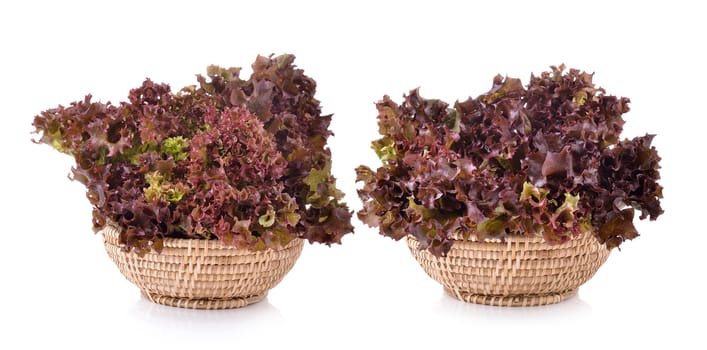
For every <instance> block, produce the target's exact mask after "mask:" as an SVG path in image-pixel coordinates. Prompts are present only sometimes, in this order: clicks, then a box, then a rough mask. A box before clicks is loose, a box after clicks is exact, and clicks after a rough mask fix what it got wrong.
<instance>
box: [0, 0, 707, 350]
mask: <svg viewBox="0 0 707 350" xmlns="http://www.w3.org/2000/svg"><path fill="white" fill-rule="evenodd" d="M20 3H21V5H20ZM462 3H463V2H462V1H459V2H446V1H429V2H416V1H407V2H404V3H402V2H401V3H397V4H383V3H382V1H381V3H378V2H376V3H372V4H366V3H363V2H357V1H351V2H341V3H334V2H329V3H327V4H326V5H321V4H316V5H315V4H289V2H285V3H284V4H283V3H277V2H273V1H267V2H265V1H248V2H247V3H238V2H235V1H232V2H223V3H218V2H210V1H191V2H189V5H183V4H177V3H172V2H160V4H150V3H148V1H135V2H133V1H114V2H109V1H105V2H100V4H99V2H85V3H77V2H74V1H56V2H49V1H47V2H46V3H42V2H35V1H15V2H4V3H3V4H2V5H0V79H1V80H2V87H0V113H1V114H2V115H1V118H2V119H0V120H1V121H0V123H1V124H0V133H1V134H0V142H2V145H1V146H0V150H2V153H1V155H2V158H1V161H2V163H1V164H2V165H1V166H2V172H1V175H0V176H2V178H1V179H0V186H2V190H3V191H2V192H0V195H2V199H3V200H2V202H1V204H0V206H1V207H0V208H1V209H2V210H0V213H1V214H0V215H2V216H0V218H1V219H2V229H1V230H0V233H1V234H2V240H0V276H1V277H0V303H2V304H0V305H1V306H0V323H1V324H0V348H3V349H11V348H30V347H35V346H37V345H42V346H44V347H51V348H56V347H60V346H61V347H63V346H68V345H73V346H77V347H79V348H82V347H85V346H97V347H109V348H122V349H125V348H133V347H135V348H143V347H152V346H155V345H158V346H161V347H163V348H167V347H168V346H169V348H190V349H195V348H196V347H202V348H207V347H208V346H210V345H212V344H213V345H219V347H220V348H221V347H224V346H225V347H228V348H237V347H241V346H243V345H253V346H255V348H276V347H282V346H287V347H294V348H298V349H299V348H313V349H337V348H362V347H366V348H372V347H376V348H378V347H380V346H381V345H383V346H390V347H394V348H403V347H413V348H442V347H443V346H447V347H448V348H450V349H452V348H477V349H482V348H484V349H488V348H512V347H516V348H517V347H522V348H580V349H582V348H618V347H623V348H639V347H642V346H647V345H650V346H657V347H658V348H666V347H670V348H702V349H704V348H705V347H706V346H707V345H706V343H707V341H705V338H704V326H705V311H707V308H706V307H705V298H704V293H705V288H704V287H703V283H704V277H705V273H704V268H705V266H706V265H705V262H704V251H705V243H706V242H705V233H707V232H705V226H704V217H705V212H704V210H703V206H702V204H703V203H704V198H705V190H704V188H705V180H704V179H705V177H704V159H705V155H704V142H705V135H704V133H705V131H707V128H706V127H707V123H706V122H705V117H706V115H705V107H704V105H705V99H706V98H705V93H704V91H705V88H704V86H705V81H706V80H707V79H706V78H707V75H706V74H705V66H704V64H705V62H707V55H705V51H704V50H705V48H706V47H705V34H706V33H707V26H706V25H705V20H704V15H705V14H707V11H705V10H704V9H703V8H702V7H698V6H702V5H692V4H690V3H688V2H685V3H683V2H682V1H661V2H657V3H648V2H626V3H620V2H619V1H608V2H605V1H582V2H573V3H572V4H570V2H564V1H558V2H536V3H534V4H526V3H525V2H519V3H506V2H500V1H483V2H482V3H481V4H473V5H472V4H470V5H461V4H462ZM694 3H696V4H699V2H694ZM285 52H287V53H293V54H295V55H296V56H297V60H296V61H295V62H296V64H297V65H298V66H299V67H301V68H303V69H304V70H305V72H306V74H308V75H309V76H311V77H313V78H314V79H316V81H317V82H318V93H317V97H318V98H319V99H320V100H321V101H322V106H323V109H324V112H325V113H334V114H335V115H334V121H333V122H332V125H331V128H332V130H333V131H334V132H335V133H336V136H335V137H334V138H332V139H330V146H331V149H332V153H333V157H334V167H333V171H334V174H335V176H337V178H338V179H339V186H340V188H341V189H342V190H344V191H345V192H346V193H347V194H348V196H347V198H346V199H347V201H348V203H349V205H350V206H351V207H352V209H356V210H357V209H359V208H360V206H361V205H360V202H359V200H358V198H357V197H356V195H355V188H356V184H355V183H354V176H355V174H354V171H353V169H354V167H355V166H357V165H359V164H368V165H370V166H377V165H378V164H379V163H378V162H377V160H376V158H375V155H374V154H373V152H372V151H371V150H370V148H369V142H370V141H371V140H373V139H375V138H377V127H376V121H375V117H376V114H377V113H376V110H375V108H374V103H375V102H376V101H377V100H379V99H380V98H382V96H383V95H384V94H389V95H391V96H392V97H393V99H394V100H396V101H400V100H401V99H402V94H403V93H406V92H408V91H409V90H410V89H412V88H415V87H418V86H419V87H421V94H422V95H423V96H424V97H429V98H432V97H434V98H441V99H444V100H447V101H450V102H453V101H454V100H456V99H465V98H466V97H468V96H470V95H471V96H476V95H478V94H481V93H483V92H485V91H487V90H488V89H489V88H490V87H491V81H492V78H493V77H494V75H496V74H498V73H500V74H502V75H508V76H512V77H519V78H522V80H523V81H524V83H527V81H528V77H529V76H530V73H531V72H534V73H536V74H537V73H540V72H541V71H543V70H546V69H547V68H548V66H550V65H559V64H561V63H565V64H567V65H568V66H570V67H576V68H580V69H583V70H586V71H589V72H596V74H595V76H594V78H595V82H596V83H597V84H598V85H600V86H603V87H605V88H606V89H607V91H608V92H609V93H611V94H615V95H619V96H627V97H630V98H631V101H632V103H631V109H632V111H631V112H630V113H628V114H627V115H626V116H625V117H626V119H627V124H626V129H625V136H627V137H633V136H637V135H642V134H644V133H646V132H648V133H657V134H658V137H656V139H655V145H656V146H657V147H658V150H659V152H660V155H661V156H662V157H663V160H662V165H663V169H662V175H663V179H662V181H661V184H662V185H664V187H665V192H664V194H665V199H664V200H663V207H664V208H665V214H664V215H663V216H662V217H661V218H660V219H659V220H658V221H655V222H645V223H644V222H641V223H640V224H639V225H638V227H639V231H640V232H641V233H642V236H641V237H639V238H638V239H637V240H635V241H632V242H628V243H626V244H624V245H623V247H622V248H623V249H622V251H620V252H619V251H614V252H612V254H611V257H610V258H609V260H608V262H607V263H606V264H605V265H604V266H603V267H602V268H601V269H600V271H599V272H598V274H597V275H596V276H595V277H594V278H593V279H592V280H591V281H589V282H588V283H587V284H585V285H584V286H583V287H582V288H581V289H580V293H579V295H578V296H577V297H575V298H572V299H570V300H568V301H566V302H564V303H561V304H558V305H553V306H546V307H535V308H516V309H508V308H498V307H485V306H478V305H470V304H464V303H461V302H458V301H456V300H454V299H452V298H450V297H447V296H445V295H444V294H443V292H442V288H441V287H440V286H439V285H437V284H436V283H435V282H434V281H432V280H431V279H429V278H428V277H427V276H426V275H425V274H424V273H423V272H422V270H421V269H420V268H419V266H418V265H417V263H416V262H415V261H414V259H413V258H412V257H411V256H410V254H409V252H408V251H407V247H406V246H405V244H404V243H403V242H394V241H392V240H390V239H387V238H383V237H380V236H379V235H378V234H377V231H376V230H373V229H369V228H367V227H364V226H363V225H362V224H361V223H360V222H358V221H355V226H356V233H355V234H354V235H351V236H347V237H346V238H345V239H344V244H343V245H341V246H333V247H331V248H328V247H326V246H319V245H315V246H309V245H307V246H306V247H305V250H304V252H303V254H302V257H301V258H300V260H299V261H298V263H297V265H295V268H294V269H293V270H292V271H291V273H290V274H289V275H288V276H287V277H286V278H285V280H284V281H283V282H282V283H281V284H280V285H279V286H277V287H276V288H275V289H274V290H272V291H271V293H270V295H269V296H268V298H267V299H266V300H265V301H263V302H261V303H259V304H256V305H253V306H250V307H248V308H245V309H240V310H229V311H210V312H209V311H195V310H183V309H177V308H171V307H164V306H159V305H154V304H152V303H150V302H148V301H146V300H145V299H144V298H142V297H141V296H140V293H139V292H138V290H137V288H136V287H134V286H133V285H131V284H130V283H129V282H127V281H126V280H125V279H124V278H123V277H122V276H121V275H120V273H119V272H118V270H117V268H115V266H113V265H112V262H111V261H110V260H109V258H108V257H107V255H106V254H105V252H104V250H103V247H102V242H101V238H100V237H99V236H94V235H93V234H92V233H91V220H90V214H91V208H90V205H89V204H88V201H87V200H86V199H85V196H84V190H83V188H82V187H81V185H80V184H78V183H72V182H70V181H68V180H67V179H66V175H67V174H68V172H69V167H70V166H71V164H72V160H71V159H70V158H69V157H66V156H62V155H60V154H59V153H57V152H55V151H53V150H52V149H51V148H50V147H47V146H44V145H41V146H40V145H34V144H32V143H31V142H30V139H31V138H32V135H30V131H31V130H32V127H31V122H32V119H33V116H34V115H36V114H37V113H39V112H40V111H42V110H45V109H47V108H51V107H54V106H56V105H58V104H64V105H66V104H68V103H70V102H71V101H75V100H79V99H82V98H83V96H84V95H85V94H87V93H92V94H93V95H94V98H95V99H96V100H101V101H104V102H105V101H113V102H116V103H117V102H118V101H121V100H125V99H126V97H127V93H128V90H129V89H130V88H133V87H136V86H138V85H139V84H140V83H141V82H142V80H143V79H144V78H145V77H150V78H152V79H153V80H155V81H158V82H167V83H169V84H171V85H172V87H173V88H174V89H177V88H179V87H182V86H184V85H186V84H191V83H194V82H195V80H194V74H196V73H204V72H205V67H206V66H207V65H210V64H218V65H221V66H241V67H244V68H248V67H249V66H250V64H251V63H252V62H253V61H254V59H255V57H256V55H257V54H263V55H267V54H270V53H275V54H281V53H285ZM249 72H250V71H249V69H246V70H245V71H244V74H243V75H244V76H247V75H248V74H249Z"/></svg>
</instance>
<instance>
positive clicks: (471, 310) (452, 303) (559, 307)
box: [436, 293, 592, 324]
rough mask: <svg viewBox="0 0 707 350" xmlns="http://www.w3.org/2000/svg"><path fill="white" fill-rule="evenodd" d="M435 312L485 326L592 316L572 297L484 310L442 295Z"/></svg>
mask: <svg viewBox="0 0 707 350" xmlns="http://www.w3.org/2000/svg"><path fill="white" fill-rule="evenodd" d="M436 307H437V310H436V311H437V312H440V313H443V314H446V315H450V316H453V317H456V318H480V319H484V320H485V321H487V322H504V323H509V322H510V323H512V324H516V323H527V322H528V320H531V319H532V320H538V321H540V320H542V321H549V322H553V321H566V320H568V319H586V318H587V317H590V316H591V314H592V307H591V306H590V305H589V304H587V303H586V302H585V301H584V300H582V298H581V296H580V295H574V296H572V297H570V298H568V299H566V300H564V301H562V302H560V303H557V304H551V305H542V306H531V307H505V306H488V305H479V304H472V303H465V302H461V301H459V300H458V299H455V298H453V297H451V296H449V295H448V294H447V293H443V296H442V297H441V298H440V299H439V302H438V303H437V305H436Z"/></svg>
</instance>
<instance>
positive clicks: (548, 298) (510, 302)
mask: <svg viewBox="0 0 707 350" xmlns="http://www.w3.org/2000/svg"><path fill="white" fill-rule="evenodd" d="M444 291H445V292H446V293H447V294H449V295H450V296H452V297H454V298H457V299H459V300H461V301H465V302H467V303H474V304H483V305H491V306H541V305H549V304H557V303H559V302H561V301H563V300H565V299H567V298H570V297H572V296H573V295H575V294H577V288H575V289H572V290H569V291H566V292H562V293H550V294H528V295H484V294H473V293H467V292H462V291H454V290H451V289H448V288H444Z"/></svg>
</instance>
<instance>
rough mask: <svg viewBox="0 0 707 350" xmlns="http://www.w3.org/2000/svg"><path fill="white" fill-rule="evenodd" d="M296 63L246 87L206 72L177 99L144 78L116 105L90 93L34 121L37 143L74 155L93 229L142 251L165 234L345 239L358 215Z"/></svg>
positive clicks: (226, 72)
mask: <svg viewBox="0 0 707 350" xmlns="http://www.w3.org/2000/svg"><path fill="white" fill-rule="evenodd" d="M293 61H294V56H292V55H282V56H277V57H274V58H273V57H262V56H259V57H258V58H257V60H256V62H255V63H254V64H253V74H252V75H251V77H250V78H249V79H248V80H242V79H240V78H239V77H238V73H239V71H240V69H238V68H229V69H224V68H220V67H217V66H211V67H208V70H207V73H208V78H206V77H203V76H201V75H199V76H197V81H198V83H199V85H198V86H187V87H185V88H183V89H182V90H181V91H179V92H177V93H172V91H171V90H170V87H169V86H168V85H166V84H156V83H154V82H152V81H150V80H149V79H147V80H145V82H144V83H143V84H142V86H140V87H138V88H136V89H133V90H131V91H130V94H129V97H128V102H122V103H120V104H119V105H117V106H115V105H112V104H111V103H100V102H92V101H91V96H90V95H88V96H86V98H85V99H84V100H83V101H77V102H73V103H71V104H70V105H69V106H68V107H63V106H58V107H57V108H53V109H49V110H46V111H44V112H42V113H41V114H40V115H38V116H36V117H35V119H34V123H33V125H34V127H35V128H36V132H37V133H41V138H39V140H37V142H41V143H46V144H49V145H52V146H54V147H55V148H56V149H57V150H59V151H61V152H64V153H67V154H69V155H71V156H73V157H74V158H75V160H76V167H74V168H73V169H72V176H71V177H72V179H74V180H76V181H79V182H81V183H83V184H84V185H85V186H86V188H87V197H88V199H89V201H90V202H91V204H92V205H93V206H94V210H93V223H94V228H95V229H96V230H100V229H102V228H103V227H104V226H105V225H107V224H108V223H110V222H113V223H117V224H118V225H120V226H121V227H122V228H123V231H122V234H121V237H120V240H121V243H124V244H125V245H126V247H128V248H131V249H134V250H135V251H136V252H138V253H144V252H147V251H149V250H151V249H153V250H156V251H159V250H161V247H162V240H163V238H165V237H188V238H218V239H220V240H221V241H222V242H223V243H224V244H227V245H233V246H238V247H244V248H250V249H256V250H258V249H265V248H267V247H273V246H280V245H284V244H287V243H288V242H289V241H290V240H292V239H294V238H297V237H300V238H305V239H308V240H309V241H310V242H321V243H325V244H331V243H340V242H341V237H342V236H343V235H344V234H346V233H349V232H352V231H353V227H352V226H351V215H352V212H350V211H349V209H348V207H347V206H346V204H345V203H342V202H340V200H341V198H342V197H343V194H342V193H341V192H340V191H339V190H338V189H337V188H336V185H335V179H334V177H333V176H332V175H331V153H330V151H329V149H328V148H327V146H326V142H327V138H328V137H329V136H330V135H332V133H331V131H329V123H330V121H331V116H330V115H326V116H322V115H321V109H320V107H319V102H318V101H317V100H316V99H315V98H314V93H315V90H316V83H315V81H314V80H313V79H311V78H309V77H307V76H306V75H304V72H303V71H302V70H301V69H297V68H296V67H295V66H294V64H293Z"/></svg>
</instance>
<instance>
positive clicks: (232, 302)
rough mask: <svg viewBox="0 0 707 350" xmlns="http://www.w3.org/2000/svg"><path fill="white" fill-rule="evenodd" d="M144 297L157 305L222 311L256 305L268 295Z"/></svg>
mask: <svg viewBox="0 0 707 350" xmlns="http://www.w3.org/2000/svg"><path fill="white" fill-rule="evenodd" d="M142 295H144V296H145V298H147V299H148V300H150V301H152V302H153V303H156V304H161V305H167V306H174V307H181V308H185V309H203V310H220V309H236V308H241V307H244V306H248V305H250V304H255V303H257V302H259V301H262V300H263V299H265V296H267V295H268V293H263V294H259V295H253V296H249V297H245V298H231V299H191V298H177V297H170V296H166V295H158V294H148V293H145V292H143V293H142Z"/></svg>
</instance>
